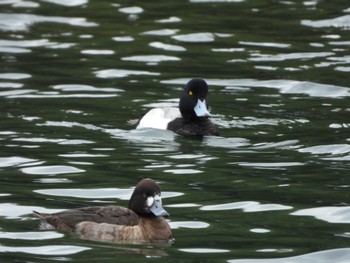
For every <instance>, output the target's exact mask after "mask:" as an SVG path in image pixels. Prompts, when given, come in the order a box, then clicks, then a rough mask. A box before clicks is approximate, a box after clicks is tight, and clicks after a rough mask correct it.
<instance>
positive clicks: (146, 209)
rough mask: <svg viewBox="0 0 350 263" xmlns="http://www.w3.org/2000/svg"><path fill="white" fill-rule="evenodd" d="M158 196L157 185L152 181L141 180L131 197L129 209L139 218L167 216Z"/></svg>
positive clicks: (159, 192)
mask: <svg viewBox="0 0 350 263" xmlns="http://www.w3.org/2000/svg"><path fill="white" fill-rule="evenodd" d="M160 196H161V191H160V187H159V185H158V184H157V183H156V182H155V181H153V180H152V179H143V180H141V181H140V182H139V183H138V184H137V185H136V187H135V189H134V192H133V193H132V195H131V198H130V201H129V209H131V210H133V211H134V212H135V213H136V214H138V215H139V216H167V215H168V213H167V212H166V211H165V210H164V209H163V207H162V200H161V197H160Z"/></svg>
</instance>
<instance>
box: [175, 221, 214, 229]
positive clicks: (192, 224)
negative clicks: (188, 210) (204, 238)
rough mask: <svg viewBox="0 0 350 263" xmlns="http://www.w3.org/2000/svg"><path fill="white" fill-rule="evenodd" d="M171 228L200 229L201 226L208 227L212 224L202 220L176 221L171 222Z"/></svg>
mask: <svg viewBox="0 0 350 263" xmlns="http://www.w3.org/2000/svg"><path fill="white" fill-rule="evenodd" d="M169 225H170V227H171V229H179V228H191V229H199V228H207V227H209V226H210V225H209V224H208V223H206V222H201V221H176V222H173V221H171V222H169Z"/></svg>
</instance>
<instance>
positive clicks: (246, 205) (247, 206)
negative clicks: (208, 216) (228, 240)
mask: <svg viewBox="0 0 350 263" xmlns="http://www.w3.org/2000/svg"><path fill="white" fill-rule="evenodd" d="M292 208H293V207H292V206H286V205H280V204H260V203H259V202H255V201H244V202H234V203H226V204H218V205H205V206H202V207H201V208H200V210H203V211H224V210H235V209H242V210H243V211H244V212H264V211H278V210H290V209H292Z"/></svg>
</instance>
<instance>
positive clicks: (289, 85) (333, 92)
mask: <svg viewBox="0 0 350 263" xmlns="http://www.w3.org/2000/svg"><path fill="white" fill-rule="evenodd" d="M187 81H188V80H187V79H172V80H163V81H161V83H165V84H181V85H183V84H185V83H186V82H187ZM206 81H207V83H208V84H209V85H214V86H225V87H227V89H232V87H237V86H238V87H263V88H273V89H277V90H279V91H280V92H281V93H286V94H307V95H309V96H314V97H329V98H337V97H348V96H350V88H348V87H342V86H336V85H329V84H320V83H315V82H309V81H296V80H284V79H275V80H256V79H206Z"/></svg>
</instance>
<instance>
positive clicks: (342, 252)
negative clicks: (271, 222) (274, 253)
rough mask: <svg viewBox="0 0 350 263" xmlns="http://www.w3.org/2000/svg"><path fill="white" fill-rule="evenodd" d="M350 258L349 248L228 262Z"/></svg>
mask: <svg viewBox="0 0 350 263" xmlns="http://www.w3.org/2000/svg"><path fill="white" fill-rule="evenodd" d="M349 258H350V249H349V248H340V249H331V250H325V251H320V252H314V253H310V254H305V255H301V256H295V257H285V258H269V259H232V260H228V262H229V263H245V262H246V263H248V262H249V263H270V262H271V263H285V262H288V263H309V262H319V263H328V262H331V261H334V262H337V263H346V262H348V261H349Z"/></svg>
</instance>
